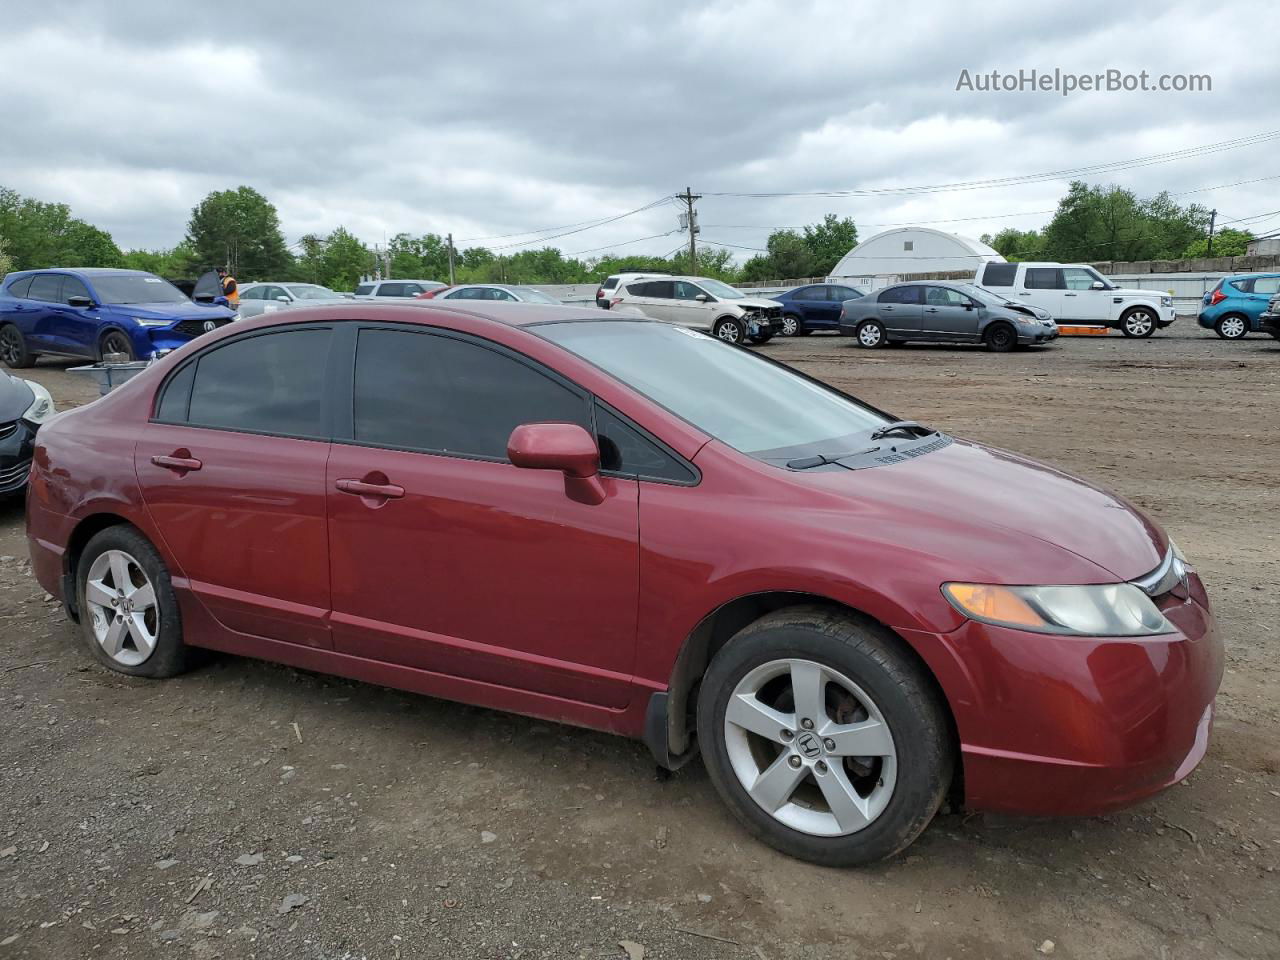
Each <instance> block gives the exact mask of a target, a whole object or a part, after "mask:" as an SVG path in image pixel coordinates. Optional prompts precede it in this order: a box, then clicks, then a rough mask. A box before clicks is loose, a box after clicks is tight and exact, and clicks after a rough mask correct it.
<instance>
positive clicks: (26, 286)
mask: <svg viewBox="0 0 1280 960" xmlns="http://www.w3.org/2000/svg"><path fill="white" fill-rule="evenodd" d="M34 279H35V277H23V278H22V279H21V280H15V281H14V282H13V283H11V284H10V285H9V296H11V297H20V298H24V299H25V298H26V296H27V291H28V290H30V289H31V281H32V280H34Z"/></svg>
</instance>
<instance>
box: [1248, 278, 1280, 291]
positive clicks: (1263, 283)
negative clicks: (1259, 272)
mask: <svg viewBox="0 0 1280 960" xmlns="http://www.w3.org/2000/svg"><path fill="white" fill-rule="evenodd" d="M1277 291H1280V277H1258V279H1256V280H1254V281H1253V292H1254V293H1276V292H1277Z"/></svg>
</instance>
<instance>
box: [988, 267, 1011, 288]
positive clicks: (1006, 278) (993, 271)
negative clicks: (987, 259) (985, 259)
mask: <svg viewBox="0 0 1280 960" xmlns="http://www.w3.org/2000/svg"><path fill="white" fill-rule="evenodd" d="M1017 275H1018V265H1017V264H1016V263H988V264H987V265H986V266H985V267H983V268H982V285H983V286H984V287H1012V286H1013V279H1014V277H1016V276H1017Z"/></svg>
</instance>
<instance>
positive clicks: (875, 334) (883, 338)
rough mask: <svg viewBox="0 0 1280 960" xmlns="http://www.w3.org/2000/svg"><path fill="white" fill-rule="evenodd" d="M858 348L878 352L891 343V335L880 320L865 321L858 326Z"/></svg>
mask: <svg viewBox="0 0 1280 960" xmlns="http://www.w3.org/2000/svg"><path fill="white" fill-rule="evenodd" d="M857 337H858V346H860V347H865V348H866V349H868V350H878V349H880V348H881V347H883V346H884V345H885V344H886V343H888V342H889V334H888V333H887V332H886V331H885V329H884V324H883V323H881V322H880V321H879V320H865V321H863V322H862V323H860V324H859V325H858V331H857Z"/></svg>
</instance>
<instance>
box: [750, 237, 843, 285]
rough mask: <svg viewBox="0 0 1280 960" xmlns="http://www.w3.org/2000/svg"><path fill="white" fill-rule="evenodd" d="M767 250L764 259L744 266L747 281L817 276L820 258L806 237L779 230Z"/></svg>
mask: <svg viewBox="0 0 1280 960" xmlns="http://www.w3.org/2000/svg"><path fill="white" fill-rule="evenodd" d="M765 247H766V253H765V255H764V256H763V257H752V258H751V259H750V260H748V261H747V262H746V263H745V264H743V267H742V279H743V280H793V279H798V278H801V277H812V276H816V272H815V271H816V269H817V265H818V264H817V258H816V257H815V256H814V255H813V251H812V250H811V249H810V248H809V245H808V244H807V243H805V241H804V237H802V236H801V235H800V234H798V233H796V232H795V231H794V230H775V231H774V232H773V233H771V234H769V239H768V240H767V241H766V242H765ZM845 252H846V253H847V252H848V251H845Z"/></svg>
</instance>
